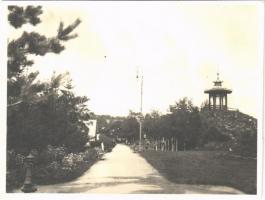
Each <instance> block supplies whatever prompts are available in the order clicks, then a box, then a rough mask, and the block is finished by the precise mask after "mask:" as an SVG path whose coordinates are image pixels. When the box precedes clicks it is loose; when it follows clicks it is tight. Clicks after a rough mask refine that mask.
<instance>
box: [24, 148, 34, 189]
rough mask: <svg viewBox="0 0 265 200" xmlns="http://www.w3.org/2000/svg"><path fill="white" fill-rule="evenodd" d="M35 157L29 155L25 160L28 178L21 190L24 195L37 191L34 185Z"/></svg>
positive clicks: (26, 177)
mask: <svg viewBox="0 0 265 200" xmlns="http://www.w3.org/2000/svg"><path fill="white" fill-rule="evenodd" d="M34 158H35V157H34V156H33V155H32V154H31V152H30V153H29V155H28V156H27V157H26V158H25V164H26V176H25V181H24V184H23V186H22V188H21V191H22V192H24V193H31V192H35V191H37V188H36V186H35V185H34V184H33V183H32V166H33V161H34Z"/></svg>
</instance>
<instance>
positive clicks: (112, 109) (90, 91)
mask: <svg viewBox="0 0 265 200" xmlns="http://www.w3.org/2000/svg"><path fill="white" fill-rule="evenodd" d="M81 3H82V4H81ZM263 6H264V5H263V2H255V3H253V2H252V3H249V2H237V3H236V2H173V1H168V2H156V1H155V2H131V1H127V2H119V1H115V2H94V1H92V2H78V3H72V4H70V3H69V4H67V3H65V2H64V4H55V5H51V4H49V5H47V6H43V11H44V13H43V14H42V15H41V20H42V23H41V24H39V25H38V26H36V27H32V26H30V25H25V26H23V28H22V29H21V30H15V29H13V28H12V27H10V29H9V37H10V38H15V37H18V36H19V35H21V33H22V31H24V30H26V31H32V30H34V31H37V32H40V33H42V34H45V35H46V36H54V35H55V34H56V31H57V29H58V25H59V23H60V21H63V22H64V23H65V24H70V23H72V22H73V21H74V20H75V19H76V18H80V19H81V21H82V23H81V24H80V25H79V26H78V27H77V28H76V29H75V31H74V32H75V33H78V35H79V36H78V37H77V38H75V39H73V40H71V41H67V42H66V43H65V47H66V49H65V51H63V52H62V53H61V54H59V55H54V54H48V55H46V56H44V57H40V56H39V57H34V61H35V64H34V69H36V70H39V71H40V75H39V76H40V77H39V79H41V80H45V79H47V78H49V77H51V75H52V72H53V71H56V72H57V73H62V72H66V71H68V72H70V75H71V78H72V80H73V83H74V86H75V92H76V94H79V95H86V96H87V97H88V98H90V101H89V104H88V106H89V109H90V110H91V111H93V112H94V113H96V114H110V115H115V116H118V115H119V116H121V115H127V114H128V113H129V110H133V111H137V112H138V111H139V107H140V84H139V83H140V82H139V80H138V81H137V79H136V75H137V71H138V73H139V74H141V75H142V76H143V112H144V113H147V112H151V111H152V110H158V111H160V112H162V113H166V112H167V111H168V108H169V105H172V104H174V102H175V101H177V100H179V99H180V98H183V97H188V98H190V99H192V100H193V103H194V104H195V105H197V106H200V105H201V104H202V102H203V101H205V100H206V99H207V98H208V97H207V95H206V94H204V90H205V89H208V88H210V87H212V86H213V83H212V81H214V80H215V79H216V74H217V72H219V73H220V79H221V80H223V81H224V82H223V85H224V87H227V88H229V89H232V91H233V92H232V94H230V95H229V96H228V104H229V105H228V106H229V107H232V108H237V109H239V110H240V111H242V112H244V113H247V114H250V115H252V116H257V112H258V109H259V106H258V104H259V101H258V99H259V98H260V96H261V84H260V83H261V82H260V81H259V80H260V79H261V72H262V70H261V69H262V65H263V63H262V61H263V57H262V56H263V44H264V42H263V28H264V23H263V15H262V13H263V12H262V11H263V10H262V9H263Z"/></svg>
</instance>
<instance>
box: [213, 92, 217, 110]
mask: <svg viewBox="0 0 265 200" xmlns="http://www.w3.org/2000/svg"><path fill="white" fill-rule="evenodd" d="M213 109H216V95H213Z"/></svg>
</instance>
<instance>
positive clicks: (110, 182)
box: [17, 144, 242, 194]
mask: <svg viewBox="0 0 265 200" xmlns="http://www.w3.org/2000/svg"><path fill="white" fill-rule="evenodd" d="M17 192H18V191H17ZM37 192H42V193H116V194H130V193H138V194H142V193H152V194H154V193H162V194H199V193H200V194H242V192H241V191H238V190H236V189H233V188H230V187H225V186H205V185H185V184H175V183H172V182H170V181H168V180H166V179H165V178H164V177H162V176H161V175H160V174H159V172H158V171H157V170H155V169H154V168H153V167H152V166H151V165H150V164H149V163H148V162H147V161H146V160H145V159H144V158H142V157H141V156H140V155H139V154H138V153H134V152H133V151H132V150H131V149H130V148H129V147H128V146H125V145H121V144H118V145H116V146H115V148H114V149H113V150H112V152H110V153H107V154H105V155H104V156H103V158H102V160H100V161H98V162H97V163H96V164H94V165H93V166H92V167H91V168H90V169H89V170H88V171H87V172H86V173H85V174H84V175H83V176H81V177H79V178H78V179H76V180H74V181H71V182H67V183H63V184H55V185H45V186H38V191H37Z"/></svg>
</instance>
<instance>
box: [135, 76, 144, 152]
mask: <svg viewBox="0 0 265 200" xmlns="http://www.w3.org/2000/svg"><path fill="white" fill-rule="evenodd" d="M136 78H137V79H138V78H140V79H141V80H140V81H141V89H140V116H139V119H138V120H139V151H141V150H142V120H143V119H142V118H143V116H142V115H143V80H144V76H143V75H140V77H139V76H138V73H137V76H136Z"/></svg>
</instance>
